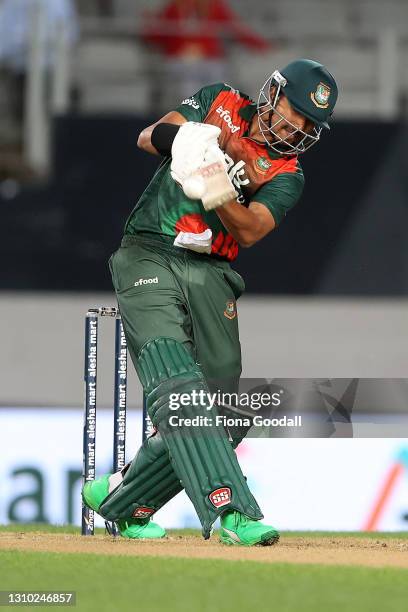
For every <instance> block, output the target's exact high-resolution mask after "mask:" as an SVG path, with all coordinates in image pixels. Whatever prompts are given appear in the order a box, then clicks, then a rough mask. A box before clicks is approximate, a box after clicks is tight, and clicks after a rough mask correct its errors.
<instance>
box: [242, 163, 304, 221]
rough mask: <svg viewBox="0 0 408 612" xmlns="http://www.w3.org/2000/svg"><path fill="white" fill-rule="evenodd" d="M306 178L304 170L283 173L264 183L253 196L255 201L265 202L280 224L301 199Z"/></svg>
mask: <svg viewBox="0 0 408 612" xmlns="http://www.w3.org/2000/svg"><path fill="white" fill-rule="evenodd" d="M304 184H305V179H304V176H303V172H302V171H300V172H293V173H282V174H279V175H278V176H276V177H275V178H274V179H272V180H271V181H269V183H266V184H265V185H262V187H261V188H260V189H258V191H257V192H256V193H254V195H253V196H252V200H253V201H254V202H260V203H261V204H264V205H265V206H266V207H267V208H268V210H270V212H271V213H272V215H273V218H274V220H275V224H276V226H278V225H279V224H280V223H281V222H282V220H283V218H284V217H285V215H286V213H288V212H289V211H290V210H291V209H292V208H293V207H294V206H295V204H296V203H297V202H298V201H299V199H300V196H301V195H302V191H303V187H304Z"/></svg>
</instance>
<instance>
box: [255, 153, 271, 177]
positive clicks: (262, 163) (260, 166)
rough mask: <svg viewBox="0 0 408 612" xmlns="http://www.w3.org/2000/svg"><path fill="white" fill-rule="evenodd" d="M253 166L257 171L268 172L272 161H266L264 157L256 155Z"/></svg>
mask: <svg viewBox="0 0 408 612" xmlns="http://www.w3.org/2000/svg"><path fill="white" fill-rule="evenodd" d="M255 166H256V170H258V172H262V173H263V174H265V172H268V170H269V168H270V167H271V166H272V163H271V162H270V161H268V160H267V159H266V157H258V159H257V160H256V162H255Z"/></svg>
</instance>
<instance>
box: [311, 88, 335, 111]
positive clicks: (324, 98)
mask: <svg viewBox="0 0 408 612" xmlns="http://www.w3.org/2000/svg"><path fill="white" fill-rule="evenodd" d="M310 97H311V99H312V102H313V104H314V105H315V106H317V107H318V108H327V107H328V106H329V97H330V87H329V86H328V85H325V84H324V83H319V84H318V86H317V87H316V91H314V92H312V93H311V94H310Z"/></svg>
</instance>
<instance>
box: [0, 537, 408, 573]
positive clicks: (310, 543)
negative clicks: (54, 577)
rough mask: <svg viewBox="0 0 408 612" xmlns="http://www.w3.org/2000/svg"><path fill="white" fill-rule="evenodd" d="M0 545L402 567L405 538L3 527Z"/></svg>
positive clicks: (407, 550) (406, 563) (406, 557)
mask: <svg viewBox="0 0 408 612" xmlns="http://www.w3.org/2000/svg"><path fill="white" fill-rule="evenodd" d="M0 550H20V551H25V550H26V551H37V552H56V553H85V554H86V553H96V554H100V555H129V556H136V557H143V556H146V557H181V558H188V559H227V560H230V561H241V560H247V561H262V562H264V563H265V562H267V563H319V564H324V565H362V566H366V567H386V566H388V567H402V568H408V540H399V539H393V538H389V539H388V538H387V539H386V540H385V539H376V538H375V537H373V538H357V537H351V536H346V537H332V536H326V537H321V536H310V537H295V536H291V537H283V538H281V540H280V542H279V543H278V544H275V546H268V547H253V548H246V547H240V546H225V545H222V544H219V543H218V541H217V538H216V536H213V538H212V539H211V540H210V541H208V542H205V541H204V540H202V539H201V538H199V537H196V536H187V535H176V536H169V537H167V538H165V539H163V540H158V541H155V542H152V541H147V540H144V541H134V540H122V539H121V538H112V537H110V536H103V535H95V536H93V537H86V538H85V537H82V536H80V535H71V534H64V533H41V532H29V533H23V532H14V533H11V532H6V533H0Z"/></svg>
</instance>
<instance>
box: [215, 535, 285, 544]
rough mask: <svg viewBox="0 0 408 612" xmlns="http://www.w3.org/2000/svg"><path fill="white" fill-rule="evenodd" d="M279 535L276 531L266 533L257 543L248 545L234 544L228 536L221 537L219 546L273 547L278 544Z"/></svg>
mask: <svg viewBox="0 0 408 612" xmlns="http://www.w3.org/2000/svg"><path fill="white" fill-rule="evenodd" d="M279 538H280V535H279V533H278V532H277V531H267V532H266V533H264V534H263V535H262V538H261V539H260V541H259V542H254V543H253V544H249V543H247V542H236V541H235V540H233V539H232V538H231V537H229V536H221V537H220V542H221V544H227V545H228V546H273V545H274V544H277V543H278V542H279Z"/></svg>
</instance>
